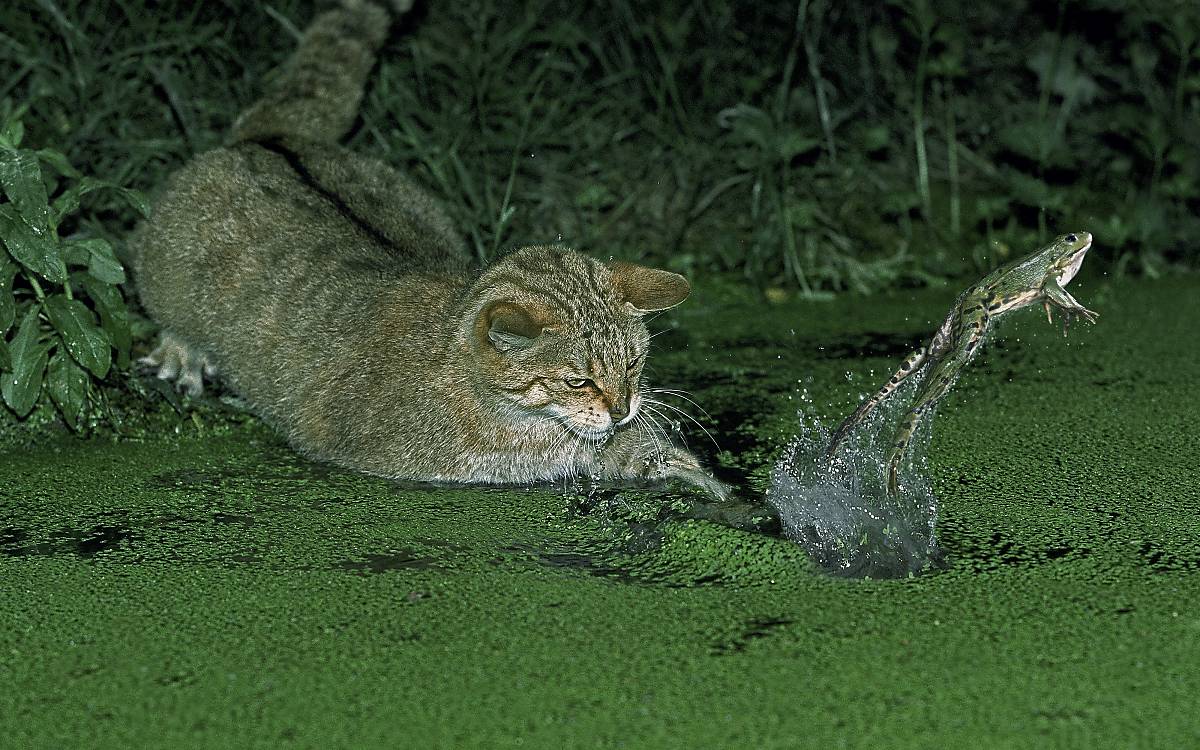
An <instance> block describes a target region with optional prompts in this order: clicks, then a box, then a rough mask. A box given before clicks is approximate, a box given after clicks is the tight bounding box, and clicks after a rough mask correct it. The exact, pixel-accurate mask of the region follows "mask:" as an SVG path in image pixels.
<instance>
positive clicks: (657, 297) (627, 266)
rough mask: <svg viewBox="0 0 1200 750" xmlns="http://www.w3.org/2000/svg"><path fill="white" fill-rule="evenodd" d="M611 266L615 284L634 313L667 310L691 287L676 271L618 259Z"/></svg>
mask: <svg viewBox="0 0 1200 750" xmlns="http://www.w3.org/2000/svg"><path fill="white" fill-rule="evenodd" d="M609 267H610V268H611V269H612V275H613V286H615V287H616V288H617V291H618V292H620V294H621V295H622V296H623V297H624V298H625V302H626V304H627V305H628V306H629V307H630V308H631V309H630V312H632V313H633V314H634V315H644V314H646V313H648V312H655V311H657V310H666V309H667V308H670V307H674V306H675V305H678V304H679V303H680V302H683V301H684V300H685V299H687V296H688V294H689V293H690V292H691V291H692V287H691V285H690V284H688V281H687V279H685V278H683V277H682V276H680V275H679V274H677V273H671V272H670V271H660V270H658V269H657V268H646V267H645V266H639V265H636V264H633V263H623V262H621V261H617V262H615V263H613V264H612V265H611V266H609Z"/></svg>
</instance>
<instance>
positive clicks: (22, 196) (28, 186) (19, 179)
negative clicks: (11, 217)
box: [0, 149, 50, 232]
mask: <svg viewBox="0 0 1200 750" xmlns="http://www.w3.org/2000/svg"><path fill="white" fill-rule="evenodd" d="M0 186H3V188H4V194H5V195H7V196H8V199H9V200H10V201H12V204H13V205H14V206H16V208H17V213H19V214H20V215H21V217H22V218H24V219H25V221H26V222H28V223H29V226H31V227H33V229H34V231H35V232H45V231H46V230H47V229H48V228H49V226H50V208H49V202H48V201H47V199H46V184H45V183H44V182H42V166H41V165H40V164H39V163H38V159H37V154H35V153H34V152H32V151H24V150H18V149H0Z"/></svg>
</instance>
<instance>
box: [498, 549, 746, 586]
mask: <svg viewBox="0 0 1200 750" xmlns="http://www.w3.org/2000/svg"><path fill="white" fill-rule="evenodd" d="M501 551H502V552H503V553H504V554H506V555H507V556H509V559H516V560H518V561H527V562H531V563H534V564H536V565H540V566H543V567H546V568H551V569H554V570H563V571H572V572H581V573H586V574H587V575H590V576H593V577H595V578H602V579H604V580H607V581H612V582H614V583H621V584H628V585H634V586H651V587H661V588H669V589H679V588H694V587H697V586H714V585H716V586H719V585H723V584H724V583H725V578H724V576H722V575H720V574H718V573H711V572H710V573H701V574H699V575H695V574H693V573H691V572H688V571H684V570H667V569H660V568H652V567H650V566H649V565H648V564H647V563H648V562H650V561H649V560H647V558H646V557H645V556H644V555H637V554H632V555H631V554H624V553H622V552H621V551H619V549H618V550H613V549H588V548H573V549H568V550H564V549H554V548H551V549H545V548H540V547H537V546H536V545H532V544H525V543H520V544H513V545H509V546H506V547H504V548H503V549H502V550H501Z"/></svg>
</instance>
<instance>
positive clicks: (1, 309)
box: [0, 257, 17, 336]
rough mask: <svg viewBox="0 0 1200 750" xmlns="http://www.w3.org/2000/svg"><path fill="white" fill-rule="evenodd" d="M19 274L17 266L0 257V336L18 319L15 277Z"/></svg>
mask: <svg viewBox="0 0 1200 750" xmlns="http://www.w3.org/2000/svg"><path fill="white" fill-rule="evenodd" d="M16 275H17V267H16V266H15V265H13V264H12V263H9V262H8V259H7V258H3V257H0V336H3V335H4V333H5V332H6V331H8V329H9V327H10V326H11V325H12V324H13V321H14V320H16V316H17V299H16V297H15V296H14V295H13V284H12V282H13V277H14V276H16Z"/></svg>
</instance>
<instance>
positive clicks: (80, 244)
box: [63, 237, 125, 284]
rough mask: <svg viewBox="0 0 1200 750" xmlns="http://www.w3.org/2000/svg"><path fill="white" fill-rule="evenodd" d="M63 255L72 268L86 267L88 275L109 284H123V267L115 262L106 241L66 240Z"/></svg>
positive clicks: (115, 257) (115, 258)
mask: <svg viewBox="0 0 1200 750" xmlns="http://www.w3.org/2000/svg"><path fill="white" fill-rule="evenodd" d="M63 255H64V256H65V257H66V259H67V263H70V264H71V265H73V266H82V265H86V266H87V268H88V273H90V274H91V275H92V276H93V277H95V278H97V279H100V280H101V281H104V282H107V283H109V284H123V283H124V282H125V267H124V266H122V265H121V261H119V260H117V256H116V253H114V252H113V249H112V245H110V244H108V240H105V239H100V238H98V237H97V238H93V239H89V240H67V241H65V242H64V243H63Z"/></svg>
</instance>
